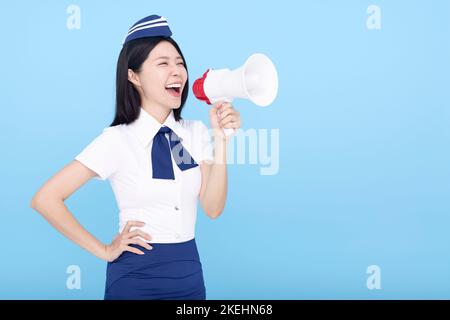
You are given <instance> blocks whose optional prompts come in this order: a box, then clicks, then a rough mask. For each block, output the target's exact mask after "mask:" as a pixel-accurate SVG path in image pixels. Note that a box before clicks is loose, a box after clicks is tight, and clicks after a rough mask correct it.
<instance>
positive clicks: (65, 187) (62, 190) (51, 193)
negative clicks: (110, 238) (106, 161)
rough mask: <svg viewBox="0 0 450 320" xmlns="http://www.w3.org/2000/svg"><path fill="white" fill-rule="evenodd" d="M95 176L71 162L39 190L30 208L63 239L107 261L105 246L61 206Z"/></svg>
mask: <svg viewBox="0 0 450 320" xmlns="http://www.w3.org/2000/svg"><path fill="white" fill-rule="evenodd" d="M96 175H97V174H96V173H95V172H94V171H92V170H90V169H89V168H87V167H86V166H84V165H83V164H82V163H80V162H78V161H76V160H74V161H72V162H71V163H69V164H68V165H66V166H65V167H64V168H63V169H62V170H61V171H59V172H58V173H56V174H55V175H54V176H53V177H51V178H50V179H49V180H48V181H47V182H46V183H45V184H44V185H43V186H42V187H41V188H40V189H39V190H38V192H37V193H36V194H35V196H34V197H33V199H32V200H31V207H32V208H33V209H35V210H36V211H38V212H39V213H40V214H41V215H42V216H43V217H44V218H45V219H46V220H47V221H48V222H49V223H50V224H51V225H52V226H53V227H54V228H55V229H56V230H58V231H59V232H61V233H62V234H63V235H64V236H66V237H67V238H69V239H70V240H72V241H74V242H75V243H77V244H78V245H79V246H81V247H82V248H83V249H85V250H87V251H89V252H90V253H92V254H94V255H95V256H97V257H99V258H101V259H103V260H106V250H105V247H106V246H105V245H104V244H102V243H101V242H100V241H99V240H97V239H96V238H95V237H94V236H93V235H91V234H90V233H89V232H88V231H87V230H86V229H84V228H83V226H82V225H81V224H80V223H79V222H78V221H77V220H76V219H75V217H74V216H73V215H72V213H71V212H70V211H69V210H68V209H67V207H66V205H65V204H64V201H65V200H66V199H67V198H68V197H69V196H70V195H71V194H72V193H74V192H75V191H76V190H77V189H78V188H80V187H81V186H82V185H83V184H85V183H86V182H87V181H88V180H89V179H91V178H93V177H95V176H96Z"/></svg>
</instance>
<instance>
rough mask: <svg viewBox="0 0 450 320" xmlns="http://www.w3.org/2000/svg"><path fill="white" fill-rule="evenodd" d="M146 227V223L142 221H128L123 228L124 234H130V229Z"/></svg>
mask: <svg viewBox="0 0 450 320" xmlns="http://www.w3.org/2000/svg"><path fill="white" fill-rule="evenodd" d="M144 225H145V223H144V222H142V221H128V222H127V224H126V225H125V228H123V231H122V233H128V232H130V229H131V228H132V227H143V226H144Z"/></svg>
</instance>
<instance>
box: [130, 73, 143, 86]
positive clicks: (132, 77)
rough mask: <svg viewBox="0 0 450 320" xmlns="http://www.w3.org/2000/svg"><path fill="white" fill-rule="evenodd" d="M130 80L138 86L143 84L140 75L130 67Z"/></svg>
mask: <svg viewBox="0 0 450 320" xmlns="http://www.w3.org/2000/svg"><path fill="white" fill-rule="evenodd" d="M128 81H130V82H131V83H132V84H134V85H135V86H137V87H140V86H141V81H140V80H139V76H138V75H137V74H136V73H135V72H134V71H133V70H131V69H128Z"/></svg>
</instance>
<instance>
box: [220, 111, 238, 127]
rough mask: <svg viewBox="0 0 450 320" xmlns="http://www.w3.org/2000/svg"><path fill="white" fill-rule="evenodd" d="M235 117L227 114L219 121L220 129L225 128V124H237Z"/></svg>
mask: <svg viewBox="0 0 450 320" xmlns="http://www.w3.org/2000/svg"><path fill="white" fill-rule="evenodd" d="M237 120H238V119H237V115H235V114H229V115H227V116H226V117H225V118H223V119H222V120H220V125H221V126H222V127H225V126H226V125H227V124H229V123H231V122H237Z"/></svg>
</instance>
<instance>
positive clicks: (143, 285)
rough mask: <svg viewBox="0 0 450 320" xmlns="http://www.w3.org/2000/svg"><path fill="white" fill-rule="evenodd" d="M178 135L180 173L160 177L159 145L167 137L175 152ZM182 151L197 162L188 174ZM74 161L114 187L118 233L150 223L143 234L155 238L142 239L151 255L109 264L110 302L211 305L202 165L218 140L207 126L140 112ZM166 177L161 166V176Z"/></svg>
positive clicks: (127, 255) (174, 163)
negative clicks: (201, 227) (200, 213)
mask: <svg viewBox="0 0 450 320" xmlns="http://www.w3.org/2000/svg"><path fill="white" fill-rule="evenodd" d="M171 133H172V134H171ZM173 133H174V134H173ZM171 136H172V138H173V137H175V138H178V141H179V142H180V143H181V144H179V145H178V150H175V149H177V148H176V147H175V148H172V150H168V153H167V154H170V161H171V168H169V169H170V170H172V169H173V170H172V173H173V175H170V174H169V175H168V176H165V177H164V178H163V177H159V178H155V176H157V173H156V172H155V170H154V167H155V165H156V162H155V157H159V154H161V153H163V152H162V149H160V150H156V145H155V144H156V143H159V144H160V143H161V141H162V140H159V142H158V139H165V140H164V141H163V142H164V143H166V145H167V146H168V145H170V146H171V147H173V145H172V144H171V143H173V142H171V139H172V138H171ZM180 147H182V148H183V150H184V157H185V158H186V155H190V156H191V158H193V159H192V161H191V164H187V167H182V169H180V159H179V157H177V156H176V154H175V153H178V154H179V151H180ZM155 150H156V151H159V153H155V152H156V151H155ZM181 154H183V152H181ZM75 159H76V160H78V161H80V162H81V163H83V164H84V165H85V166H86V167H88V168H90V169H91V170H93V171H95V172H96V173H97V174H98V176H97V177H95V179H97V180H106V179H108V180H109V181H110V183H111V187H112V189H113V192H114V195H115V198H116V202H117V205H118V208H119V210H120V213H119V232H122V230H123V229H124V227H125V225H126V223H127V221H129V220H136V221H142V222H145V226H144V227H139V229H141V230H142V231H145V232H147V233H148V234H150V235H151V237H152V239H151V240H150V241H148V240H146V239H143V238H140V239H142V240H144V241H146V242H148V243H150V244H151V245H152V247H153V249H152V250H147V249H146V248H143V247H141V246H139V245H134V244H132V245H131V246H134V247H136V248H139V249H140V250H141V251H143V252H144V253H145V254H144V255H138V254H135V253H132V252H129V251H125V252H123V253H122V255H121V256H119V257H118V258H117V259H116V260H114V261H113V262H108V264H107V272H106V284H105V296H104V298H105V299H188V300H194V299H195V300H196V299H206V294H205V286H204V279H203V272H202V264H201V262H200V258H199V253H198V251H197V246H196V242H195V223H196V217H197V204H198V199H199V193H200V187H201V172H200V167H199V165H198V163H200V161H203V160H213V151H212V144H211V135H210V133H209V131H208V128H207V127H206V126H205V125H204V124H203V122H201V121H197V120H183V119H182V120H180V121H176V120H175V117H174V114H173V111H171V113H170V114H169V116H168V117H167V119H166V121H165V122H164V123H163V124H162V125H161V124H160V123H159V122H158V121H157V120H156V119H155V118H153V116H151V115H150V114H149V113H148V112H147V111H145V110H144V109H143V108H140V115H139V117H138V119H137V120H135V121H134V122H132V123H130V124H128V125H126V124H120V125H116V126H113V127H108V128H105V129H104V130H103V132H102V133H101V134H100V135H99V136H97V137H96V138H95V139H94V140H93V141H92V142H91V143H90V144H89V145H88V146H87V147H85V148H84V150H82V152H81V153H79V154H78V155H77V156H76V157H75ZM159 160H161V159H159ZM184 162H186V163H187V162H188V161H186V159H184ZM166 169H167V168H166ZM170 170H169V171H170ZM163 171H164V170H163ZM166 171H167V170H166ZM161 172H162V171H161V170H160V168H159V173H158V174H159V175H160V174H161ZM166 173H167V172H166ZM135 229H136V228H135V227H134V228H133V229H132V230H135Z"/></svg>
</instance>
